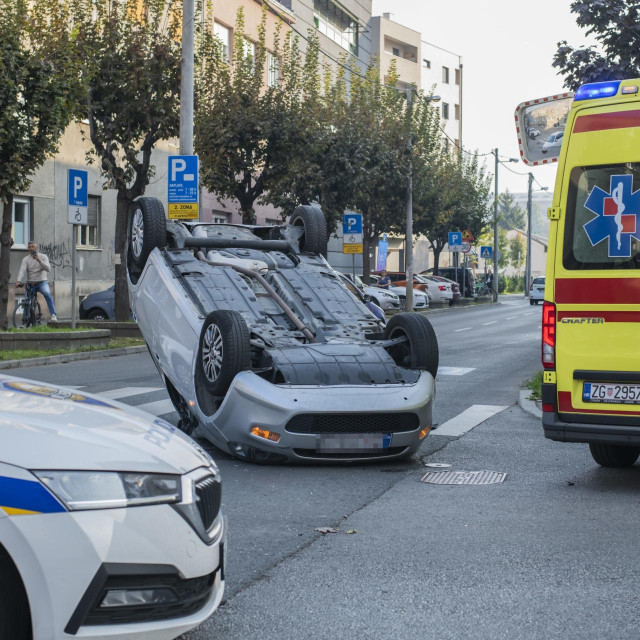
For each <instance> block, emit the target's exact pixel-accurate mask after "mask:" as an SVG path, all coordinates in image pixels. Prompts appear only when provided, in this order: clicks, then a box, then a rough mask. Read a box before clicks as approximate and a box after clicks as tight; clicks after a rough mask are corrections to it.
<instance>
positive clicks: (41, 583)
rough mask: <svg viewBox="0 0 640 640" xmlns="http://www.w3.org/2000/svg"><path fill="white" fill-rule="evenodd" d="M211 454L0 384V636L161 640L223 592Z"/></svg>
mask: <svg viewBox="0 0 640 640" xmlns="http://www.w3.org/2000/svg"><path fill="white" fill-rule="evenodd" d="M220 489H221V485H220V474H219V472H218V469H217V467H216V465H215V463H214V462H213V460H212V459H211V457H210V456H209V455H208V454H207V453H206V452H205V451H203V450H202V449H200V447H199V446H198V445H197V444H196V443H195V442H193V441H192V440H190V439H189V438H188V437H187V436H185V435H184V434H182V433H181V432H179V431H178V430H177V429H175V428H174V427H173V426H172V425H170V424H168V423H167V422H164V421H162V420H153V419H152V418H151V417H150V416H149V415H148V414H145V413H143V412H141V411H136V410H135V409H133V408H131V407H125V405H121V404H118V403H116V402H112V401H105V400H103V399H101V398H99V397H96V396H91V395H85V394H80V393H77V392H75V391H73V390H69V389H63V388H59V387H56V386H52V385H45V384H40V383H33V382H30V381H27V380H21V379H19V378H13V377H8V376H2V375H0V638H2V639H6V640H27V639H28V640H31V639H32V638H33V640H45V639H46V640H53V639H55V640H58V639H60V638H73V637H82V638H109V639H111V640H125V639H126V640H135V639H142V638H144V639H145V640H156V639H157V640H169V639H171V638H175V637H177V636H178V635H180V634H182V633H184V632H185V631H187V630H189V629H191V628H192V627H194V626H196V625H197V624H199V623H200V622H202V621H203V620H205V619H206V618H207V617H208V616H210V615H211V614H212V613H213V612H214V610H215V609H216V608H217V606H218V605H219V603H220V600H221V599H222V594H223V590H224V563H223V559H224V539H225V524H224V520H223V517H222V513H221V512H220V498H221V492H220Z"/></svg>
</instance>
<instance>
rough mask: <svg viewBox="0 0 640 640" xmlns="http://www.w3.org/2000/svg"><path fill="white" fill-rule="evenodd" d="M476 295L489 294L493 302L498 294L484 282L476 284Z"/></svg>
mask: <svg viewBox="0 0 640 640" xmlns="http://www.w3.org/2000/svg"><path fill="white" fill-rule="evenodd" d="M476 291H477V294H478V296H491V300H493V302H497V300H498V294H497V293H496V292H495V291H494V289H493V287H491V286H489V285H488V284H487V283H486V282H482V283H481V284H478V285H477V287H476Z"/></svg>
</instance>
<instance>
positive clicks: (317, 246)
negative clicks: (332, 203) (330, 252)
mask: <svg viewBox="0 0 640 640" xmlns="http://www.w3.org/2000/svg"><path fill="white" fill-rule="evenodd" d="M289 224H290V225H291V226H292V227H302V229H303V234H302V236H301V237H300V249H299V250H300V252H301V253H316V254H325V253H326V252H327V221H326V219H325V217H324V213H322V209H320V207H316V206H311V205H300V206H299V207H296V209H295V210H294V212H293V214H292V216H291V219H290V220H289Z"/></svg>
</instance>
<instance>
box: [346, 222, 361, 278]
mask: <svg viewBox="0 0 640 640" xmlns="http://www.w3.org/2000/svg"><path fill="white" fill-rule="evenodd" d="M342 253H345V254H347V253H350V254H351V271H352V275H353V280H354V282H355V279H356V254H360V253H362V214H361V213H353V212H352V211H347V212H346V213H344V214H343V215H342Z"/></svg>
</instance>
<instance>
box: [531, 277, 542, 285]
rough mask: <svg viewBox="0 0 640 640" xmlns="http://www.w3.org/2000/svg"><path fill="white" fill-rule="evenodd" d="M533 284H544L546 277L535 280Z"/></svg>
mask: <svg viewBox="0 0 640 640" xmlns="http://www.w3.org/2000/svg"><path fill="white" fill-rule="evenodd" d="M531 284H544V276H542V277H539V278H534V279H533V282H532V283H531Z"/></svg>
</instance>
